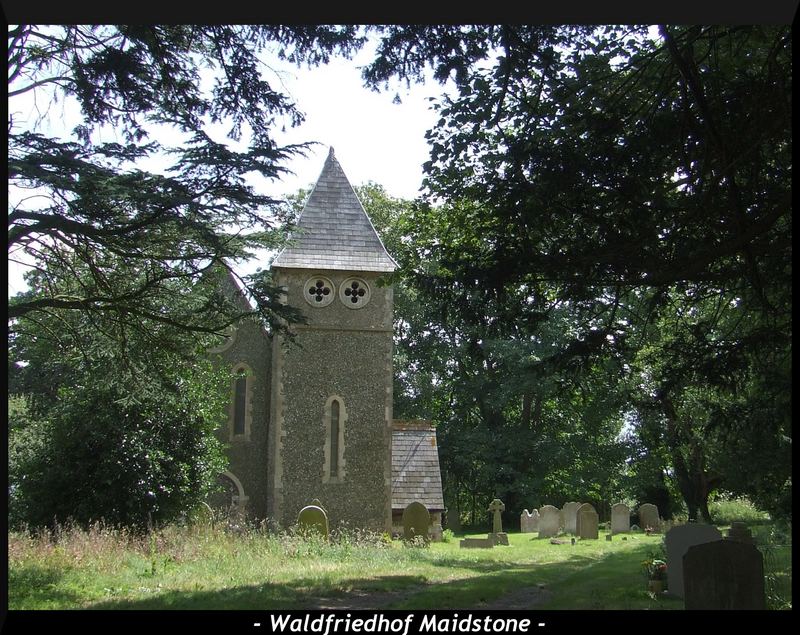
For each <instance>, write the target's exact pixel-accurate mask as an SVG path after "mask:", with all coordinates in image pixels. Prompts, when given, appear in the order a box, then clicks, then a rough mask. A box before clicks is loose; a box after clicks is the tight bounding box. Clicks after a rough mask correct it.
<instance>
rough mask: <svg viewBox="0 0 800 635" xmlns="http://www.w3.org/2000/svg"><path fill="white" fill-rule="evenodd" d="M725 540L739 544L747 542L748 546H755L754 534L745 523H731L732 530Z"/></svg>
mask: <svg viewBox="0 0 800 635" xmlns="http://www.w3.org/2000/svg"><path fill="white" fill-rule="evenodd" d="M725 540H736V541H737V542H746V543H747V544H748V545H753V544H755V541H754V540H753V534H752V533H750V530H749V529H748V528H747V525H745V524H744V523H743V522H739V521H737V522H734V523H731V528H730V529H729V530H728V535H727V536H725Z"/></svg>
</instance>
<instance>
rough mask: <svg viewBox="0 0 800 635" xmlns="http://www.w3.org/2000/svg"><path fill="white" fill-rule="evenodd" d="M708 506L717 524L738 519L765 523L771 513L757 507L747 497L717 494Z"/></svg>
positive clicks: (728, 523) (729, 522) (727, 523)
mask: <svg viewBox="0 0 800 635" xmlns="http://www.w3.org/2000/svg"><path fill="white" fill-rule="evenodd" d="M708 508H709V512H710V513H711V520H712V521H713V522H714V524H715V525H730V524H731V523H733V522H736V521H741V522H746V523H763V522H766V521H768V520H769V515H768V514H766V513H765V512H763V511H761V510H759V509H757V508H756V507H755V505H753V503H751V502H750V501H749V500H748V499H747V498H732V497H729V496H724V495H723V496H717V497H716V499H715V500H713V501H712V502H711V503H709V505H708Z"/></svg>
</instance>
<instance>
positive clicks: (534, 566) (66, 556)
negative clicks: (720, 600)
mask: <svg viewBox="0 0 800 635" xmlns="http://www.w3.org/2000/svg"><path fill="white" fill-rule="evenodd" d="M484 535H485V534H484ZM534 536H535V534H510V535H509V540H510V546H508V547H499V546H498V547H496V548H494V549H489V550H479V549H460V548H459V545H458V540H450V541H448V542H446V543H434V544H432V545H430V546H429V547H427V548H419V547H405V546H403V545H402V543H400V542H397V541H395V542H392V541H389V540H387V539H386V538H381V537H380V536H375V535H368V534H365V533H359V532H348V533H343V534H341V535H339V536H336V537H335V538H334V540H332V541H331V543H330V544H328V543H324V542H323V541H321V540H320V539H319V538H316V537H314V536H311V537H306V538H303V537H300V536H296V535H288V534H281V535H274V534H267V533H264V532H261V531H257V530H250V531H246V532H242V533H229V532H226V531H224V530H222V529H217V528H210V527H195V528H185V527H174V526H173V527H167V528H165V529H162V530H159V531H156V532H154V533H152V534H151V535H149V536H144V537H137V536H132V535H129V534H126V533H125V532H121V531H115V530H109V529H104V528H102V527H99V526H96V527H93V528H91V529H89V530H88V531H82V530H78V529H69V530H62V531H60V532H59V533H58V534H57V535H49V534H47V535H38V536H30V535H28V534H25V533H16V532H12V533H10V534H9V608H10V609H74V608H82V609H257V610H270V609H301V608H315V607H319V606H334V607H335V606H336V603H337V602H344V603H345V604H344V605H345V606H352V602H353V598H361V599H362V601H364V599H365V598H366V600H367V601H370V600H371V601H372V602H374V604H371V605H365V606H364V608H378V607H381V608H399V609H435V608H436V609H438V608H449V609H460V608H483V607H486V608H491V607H492V604H493V603H494V602H497V601H498V600H502V599H503V598H507V597H509V594H511V595H513V594H514V593H515V592H518V591H519V590H520V589H531V588H535V587H537V586H538V585H544V589H545V593H543V594H541V595H540V601H539V602H537V604H536V609H544V610H547V609H682V608H683V601H682V600H680V599H676V598H668V597H658V598H656V597H654V596H651V595H650V594H648V593H647V591H646V582H645V579H644V576H643V575H642V570H641V562H642V560H644V559H645V558H646V557H648V555H650V554H651V553H652V552H653V551H657V550H658V549H659V547H660V544H661V538H662V537H661V536H656V535H654V536H646V535H644V534H632V535H630V536H628V538H627V540H623V539H622V537H621V536H614V539H613V541H610V542H609V541H606V540H605V536H604V534H603V533H602V532H601V535H600V540H593V541H588V540H587V541H581V540H579V541H577V543H576V544H575V545H571V544H570V543H569V542H567V543H566V544H558V545H554V544H551V543H550V541H549V540H548V539H538V538H534ZM774 553H775V554H776V555H775V557H774V558H773V560H774V569H775V572H776V573H777V574H778V577H776V578H775V579H776V580H777V583H778V586H779V589H778V591H776V593H777V594H781V593H782V594H784V596H783V597H786V595H785V594H786V593H788V607H791V546H789V548H788V551H780V552H778V551H775V552H774ZM787 555H788V559H787V557H786V556H787ZM781 575H783V576H784V578H780V576H781ZM786 581H788V587H786V588H784V586H783V585H784V582H786ZM787 589H788V590H787ZM348 602H350V604H348ZM788 607H787V606H785V605H784V606H776V607H775V608H788Z"/></svg>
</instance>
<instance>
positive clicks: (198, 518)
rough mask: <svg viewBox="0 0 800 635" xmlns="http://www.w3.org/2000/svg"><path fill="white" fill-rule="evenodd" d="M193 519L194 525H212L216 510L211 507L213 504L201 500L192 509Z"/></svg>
mask: <svg viewBox="0 0 800 635" xmlns="http://www.w3.org/2000/svg"><path fill="white" fill-rule="evenodd" d="M191 521H192V524H193V525H198V526H200V527H211V526H212V525H213V524H214V510H213V509H212V508H211V505H209V504H208V503H205V502H201V503H200V504H199V505H198V506H197V507H195V508H194V510H193V511H192V515H191Z"/></svg>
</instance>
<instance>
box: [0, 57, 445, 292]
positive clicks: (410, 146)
mask: <svg viewBox="0 0 800 635" xmlns="http://www.w3.org/2000/svg"><path fill="white" fill-rule="evenodd" d="M370 53H371V51H370V49H368V48H365V49H364V50H362V51H361V52H360V53H359V54H358V55H356V56H355V57H354V58H353V59H351V60H346V59H340V58H332V59H331V61H330V62H329V63H328V64H327V65H322V66H319V67H315V68H311V69H308V68H305V67H300V68H298V67H297V66H295V65H293V64H290V63H288V62H283V61H280V60H277V59H270V60H266V64H267V66H268V68H269V70H267V72H266V74H265V78H266V79H267V81H269V82H270V83H271V84H274V86H275V87H276V88H280V90H282V91H283V92H285V93H287V94H288V95H289V96H290V97H291V98H292V99H293V100H294V101H295V102H296V103H297V104H298V105H299V107H300V110H301V111H302V112H304V113H305V116H306V119H305V121H304V122H303V123H302V124H301V125H300V126H298V127H296V128H287V129H286V131H285V132H282V131H280V130H276V132H275V138H276V141H277V143H278V144H281V145H283V144H290V143H301V142H304V141H317V142H319V144H320V145H316V146H313V147H312V149H311V150H310V151H309V152H308V153H307V155H306V156H305V157H298V158H295V159H293V160H292V161H290V162H288V163H286V164H284V165H285V166H286V167H288V168H289V169H290V170H291V171H292V172H293V173H294V174H291V175H286V176H284V178H282V179H281V180H280V181H277V182H276V181H272V182H269V181H264V180H262V181H258V182H255V181H254V187H255V188H256V189H257V191H258V192H259V193H262V194H268V195H270V196H273V197H283V196H286V195H288V194H292V193H294V192H296V191H297V190H298V189H300V188H307V187H309V186H311V185H313V183H314V182H315V181H316V180H317V177H318V176H319V174H320V172H321V171H322V166H323V164H324V162H325V158H326V157H327V155H328V149H329V148H330V147H333V148H334V151H335V154H336V158H337V160H338V161H339V163H340V165H341V166H342V169H343V170H344V172H345V174H346V175H347V177H348V179H349V180H350V183H351V184H352V185H354V186H357V185H362V184H364V183H367V182H368V181H373V182H375V183H379V184H380V185H382V186H384V188H385V189H386V191H387V192H388V194H390V195H391V196H394V197H399V198H415V197H416V196H417V195H418V193H419V190H420V187H421V185H422V164H423V163H424V162H425V161H427V160H428V146H427V142H426V140H425V132H426V130H428V129H429V128H431V127H432V126H433V124H434V123H435V121H436V119H437V115H436V114H435V113H434V112H433V111H432V110H431V108H430V105H431V102H430V101H429V99H428V98H429V97H438V96H439V95H440V94H441V93H442V91H443V88H442V87H441V86H440V85H439V84H437V83H435V82H429V83H426V84H424V85H414V84H412V85H411V86H410V87H407V86H406V84H405V83H397V84H395V85H390V87H389V89H388V90H386V91H382V92H380V93H377V92H374V91H372V90H369V89H367V88H364V87H363V83H362V81H361V76H360V69H359V67H360V66H363V65H365V64H366V63H367V62H368V61H369V60H370V59H371V58H370ZM395 95H397V96H398V97H399V99H400V103H395ZM41 103H42V102H41V100H40V102H39V107H40V109H41ZM9 110H10V111H14V112H15V113H17V119H18V120H19V119H21V118H22V119H27V120H28V121H33V120H34V119H35V117H36V114H37V112H39V111H37V109H36V107H35V105H34V104H33V102H32V101H27V102H26V101H23V100H22V99H17V100H16V101H15V102H14V103H13V104H12V103H11V102H9ZM71 119H76V115H75V113H74V112H71V106H70V104H69V103H63V102H62V103H60V104H58V105H57V106H55V107H53V108H51V112H50V116H49V118H48V122H47V126H48V127H52V128H51V129H52V130H57V129H59V128H63V129H65V130H67V129H70V128H71V127H72V126H74V125H75V123H71V125H70V120H71ZM263 264H264V263H263V262H261V263H255V262H253V263H248V264H247V265H245V266H244V267H243V269H242V273H248V272H250V271H251V270H253V269H255V268H256V266H258V265H263ZM8 271H9V272H8V295H9V296H11V295H14V294H16V293H18V292H20V291H23V290H24V289H25V288H26V285H25V282H24V281H23V279H22V272H23V269H22V268H21V267H20V266H19V265H17V264H16V263H13V262H9V270H8Z"/></svg>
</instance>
